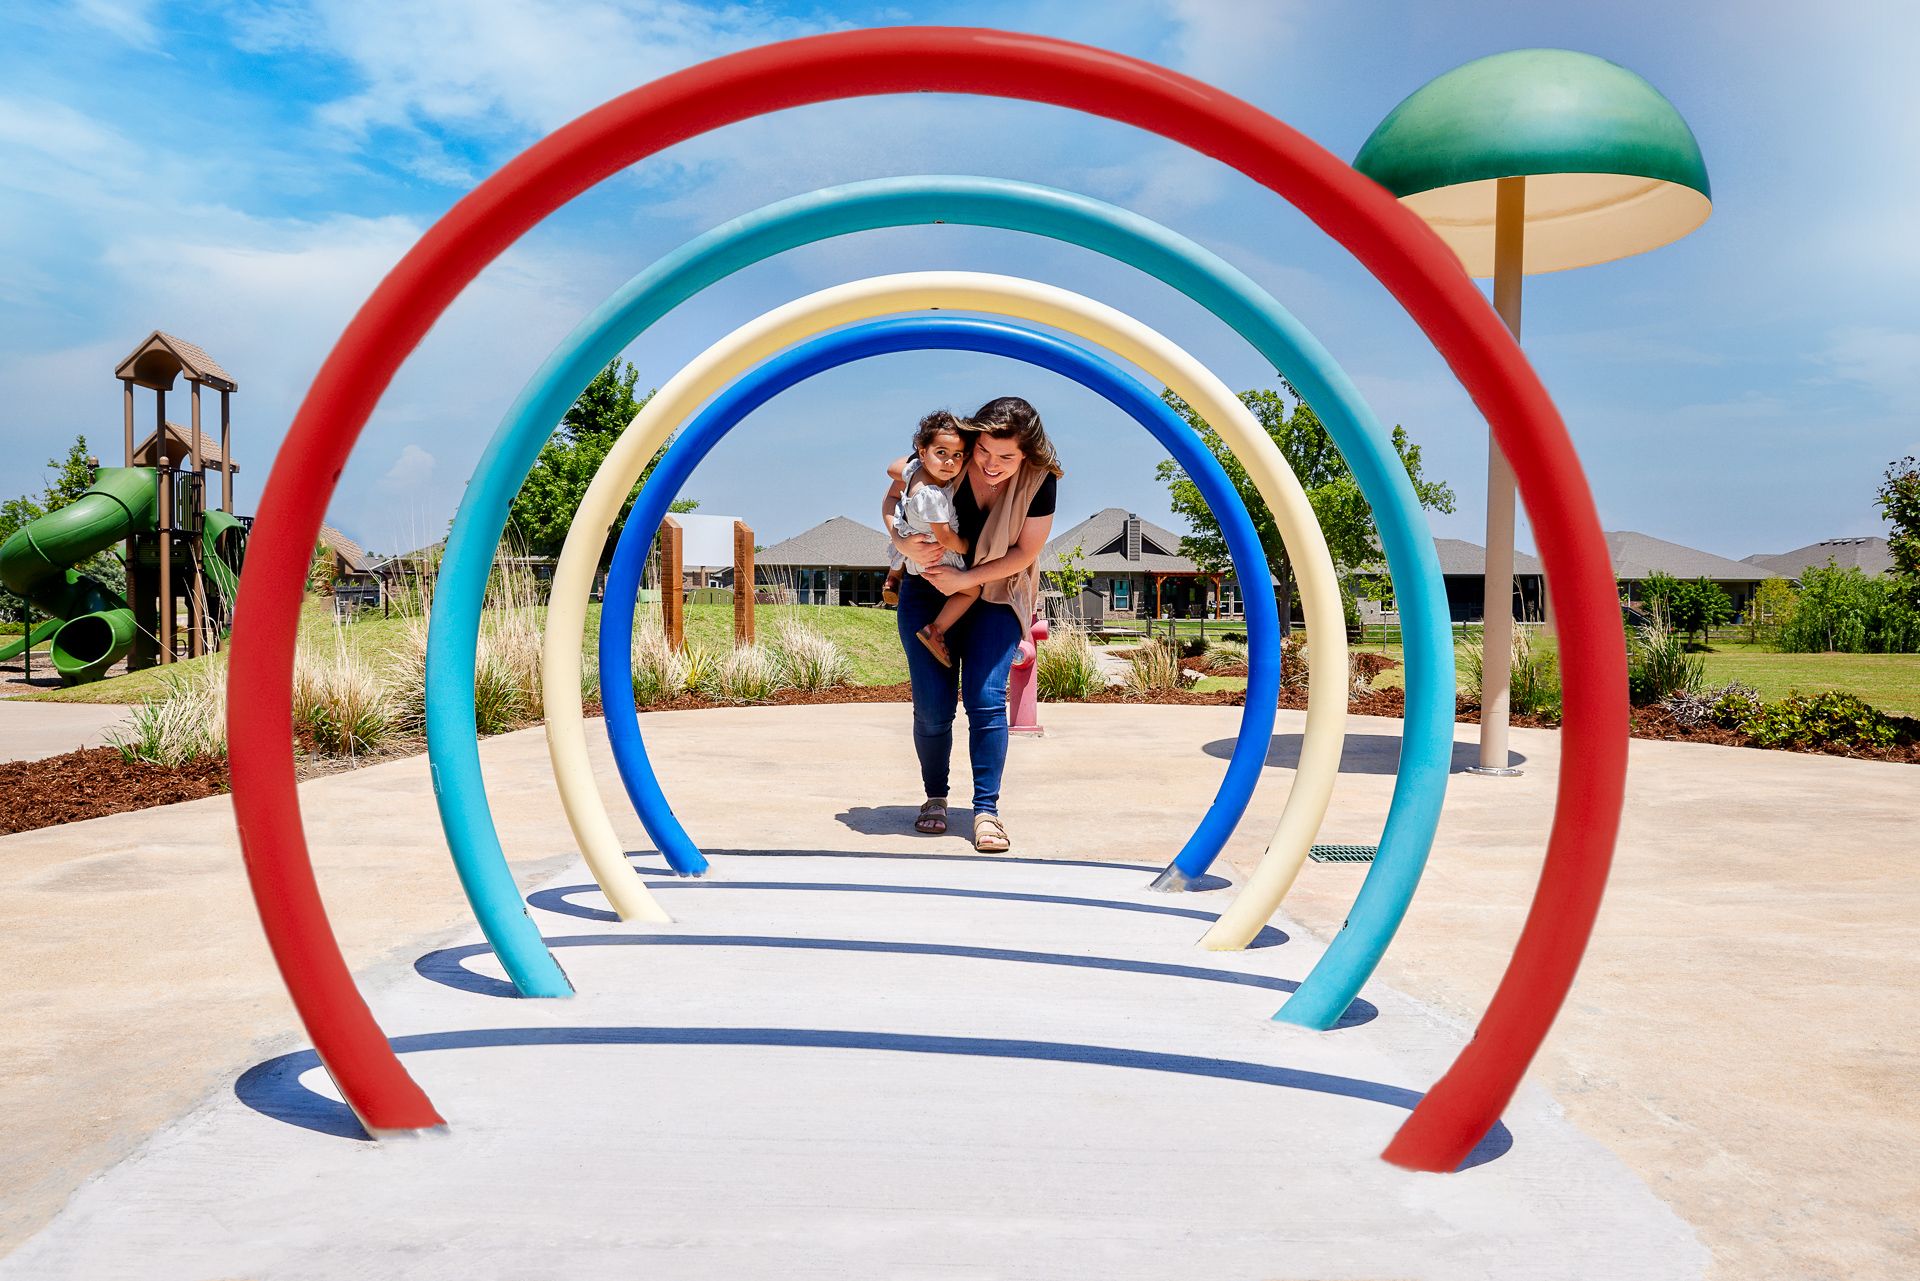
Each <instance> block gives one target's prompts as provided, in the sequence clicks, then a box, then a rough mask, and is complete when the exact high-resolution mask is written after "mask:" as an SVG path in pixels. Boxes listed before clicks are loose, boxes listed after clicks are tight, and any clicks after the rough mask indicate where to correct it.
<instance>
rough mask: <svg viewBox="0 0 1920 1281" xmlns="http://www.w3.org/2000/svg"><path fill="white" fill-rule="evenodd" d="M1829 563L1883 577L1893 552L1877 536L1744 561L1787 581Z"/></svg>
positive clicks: (1837, 540) (1829, 540) (1810, 545)
mask: <svg viewBox="0 0 1920 1281" xmlns="http://www.w3.org/2000/svg"><path fill="white" fill-rule="evenodd" d="M1829 560H1831V561H1832V562H1833V563H1834V564H1836V565H1838V566H1840V568H1842V569H1847V568H1850V567H1851V568H1855V569H1858V570H1860V571H1862V572H1863V573H1866V574H1869V575H1872V574H1884V573H1887V572H1888V571H1890V570H1892V568H1893V549H1892V548H1891V547H1889V546H1888V545H1887V540H1886V539H1884V538H1881V537H1880V536H1879V535H1877V534H1873V535H1868V536H1865V537H1861V538H1826V539H1822V540H1821V541H1820V542H1817V543H1808V544H1807V545H1806V546H1805V547H1797V548H1795V549H1794V550H1793V551H1790V552H1777V553H1775V554H1773V555H1767V554H1765V553H1760V554H1756V555H1753V556H1748V557H1745V558H1744V561H1743V563H1744V564H1748V565H1758V566H1759V567H1760V568H1762V569H1770V570H1772V571H1773V572H1774V573H1776V574H1785V575H1786V576H1787V577H1788V578H1798V577H1800V575H1802V574H1804V573H1806V572H1807V571H1808V570H1809V569H1818V568H1821V567H1822V566H1824V565H1825V564H1826V563H1827V562H1828V561H1829Z"/></svg>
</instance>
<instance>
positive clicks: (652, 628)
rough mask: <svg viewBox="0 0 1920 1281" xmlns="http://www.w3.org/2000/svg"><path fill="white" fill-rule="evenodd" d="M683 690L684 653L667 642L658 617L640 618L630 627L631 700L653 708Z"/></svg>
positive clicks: (681, 692)
mask: <svg viewBox="0 0 1920 1281" xmlns="http://www.w3.org/2000/svg"><path fill="white" fill-rule="evenodd" d="M686 692H687V660H686V656H685V655H684V654H681V653H680V652H679V651H678V650H676V649H674V648H673V646H672V645H670V644H668V643H667V631H666V628H664V627H662V626H661V625H660V621H659V620H658V619H657V618H647V619H644V620H642V621H641V622H640V623H639V624H638V625H637V626H635V627H634V629H633V701H634V702H635V703H636V704H638V705H639V706H641V707H652V706H654V705H655V704H657V703H664V702H667V701H668V700H670V699H675V698H678V697H680V695H682V694H684V693H686Z"/></svg>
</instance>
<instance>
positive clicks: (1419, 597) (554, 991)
mask: <svg viewBox="0 0 1920 1281" xmlns="http://www.w3.org/2000/svg"><path fill="white" fill-rule="evenodd" d="M942 222H947V223H958V224H966V225H973V226H983V227H995V228H1000V229H1004V230H1010V231H1022V232H1028V233H1032V234H1036V235H1042V236H1047V237H1050V238H1052V239H1055V240H1061V241H1065V242H1067V243H1070V244H1075V245H1079V246H1081V247H1083V248H1086V249H1090V250H1093V251H1095V252H1097V253H1101V254H1104V255H1106V256H1108V257H1111V258H1114V259H1117V260H1118V261H1120V262H1123V263H1126V264H1128V265H1130V266H1134V267H1136V268H1138V269H1140V270H1142V271H1145V272H1147V273H1148V274H1150V275H1152V276H1154V277H1156V278H1158V279H1159V280H1161V281H1163V282H1165V283H1166V284H1168V285H1170V286H1172V287H1173V288H1175V289H1177V290H1179V291H1180V292H1182V293H1184V294H1186V295H1187V296H1188V297H1189V298H1191V299H1193V300H1194V301H1195V302H1197V303H1199V304H1200V305H1202V306H1204V307H1206V308H1207V309H1208V310H1210V311H1211V312H1213V313H1214V314H1215V315H1216V316H1218V317H1219V318H1220V319H1221V320H1223V321H1225V322H1226V323H1227V324H1228V325H1230V326H1232V327H1233V328H1234V329H1235V330H1236V331H1237V332H1239V333H1240V334H1241V335H1242V336H1243V337H1245V338H1246V339H1247V341H1248V342H1249V343H1251V344H1252V345H1253V347H1254V348H1255V349H1256V350H1258V351H1259V352H1260V353H1261V354H1262V355H1263V356H1264V357H1265V358H1266V359H1267V360H1269V361H1270V362H1271V363H1272V364H1273V365H1274V367H1275V368H1276V369H1277V370H1278V371H1279V372H1281V373H1282V374H1283V375H1285V376H1286V377H1287V378H1288V380H1289V381H1291V382H1292V383H1293V385H1294V387H1295V388H1296V389H1297V390H1299V392H1300V394H1301V395H1302V396H1303V397H1305V398H1306V400H1307V401H1308V402H1309V403H1310V404H1312V405H1313V407H1314V409H1315V411H1316V412H1317V413H1318V414H1319V416H1320V419H1321V421H1322V422H1323V423H1324V424H1325V425H1326V427H1327V430H1328V433H1329V434H1330V435H1331V436H1332V437H1333V440H1334V443H1335V444H1336V445H1337V446H1338V447H1339V449H1340V452H1341V453H1342V455H1343V456H1344V457H1345V458H1346V460H1347V463H1348V465H1349V466H1350V467H1351V468H1352V469H1353V473H1354V477H1355V480H1356V481H1357V482H1358V483H1359V485H1360V488H1361V492H1362V494H1363V495H1364V496H1365V497H1366V499H1367V500H1368V502H1369V503H1370V504H1371V505H1372V507H1373V509H1374V513H1375V518H1376V521H1377V523H1378V526H1379V530H1380V541H1381V548H1382V551H1383V552H1384V553H1385V557H1386V561H1387V566H1388V571H1389V573H1390V574H1391V575H1392V577H1393V580H1394V590H1395V597H1396V601H1397V603H1398V604H1399V606H1400V613H1401V621H1402V628H1403V634H1404V638H1405V664H1406V673H1407V678H1406V683H1407V711H1406V721H1405V726H1404V732H1403V740H1402V751H1401V760H1400V768H1399V771H1398V774H1397V777H1396V780H1395V785H1394V794H1393V800H1392V803H1391V805H1390V807H1389V809H1388V813H1387V819H1386V824H1385V826H1384V828H1383V830H1382V833H1381V837H1380V848H1379V853H1378V854H1377V855H1376V857H1375V859H1374V862H1373V865H1372V867H1371V868H1370V869H1369V871H1368V874H1367V879H1366V881H1365V882H1364V883H1363V884H1362V885H1361V887H1360V892H1359V894H1358V895H1357V896H1356V898H1355V900H1354V905H1353V908H1352V909H1351V911H1350V912H1349V913H1348V917H1347V922H1346V924H1345V926H1344V927H1343V928H1342V929H1341V931H1340V933H1339V934H1338V935H1336V936H1335V937H1334V939H1333V941H1332V943H1331V944H1330V945H1329V946H1328V948H1327V951H1326V953H1325V954H1324V955H1323V956H1322V957H1321V959H1320V962H1319V964H1317V965H1316V966H1315V967H1314V969H1313V971H1312V973H1310V974H1309V975H1308V976H1307V978H1306V979H1305V980H1304V981H1303V982H1302V983H1301V986H1300V990H1299V991H1297V992H1295V993H1294V994H1293V996H1292V997H1291V998H1290V999H1289V1000H1288V1001H1287V1003H1286V1004H1285V1006H1284V1007H1282V1009H1281V1011H1280V1012H1279V1013H1278V1014H1277V1015H1276V1016H1275V1017H1276V1018H1280V1019H1282V1020H1284V1021H1287V1022H1293V1023H1299V1024H1302V1025H1304V1026H1309V1027H1317V1028H1326V1027H1330V1026H1332V1025H1333V1023H1334V1022H1335V1021H1336V1020H1338V1019H1339V1017H1340V1015H1341V1013H1342V1012H1343V1011H1344V1010H1345V1009H1346V1008H1347V1006H1348V1005H1349V1004H1350V1003H1351V1001H1352V999H1353V998H1354V996H1356V995H1358V993H1359V990H1360V988H1361V986H1362V985H1363V984H1364V983H1365V982H1366V980H1367V978H1368V977H1369V976H1370V975H1371V974H1372V972H1373V970H1374V968H1375V966H1377V965H1378V963H1379V959H1380V956H1381V955H1382V954H1383V953H1384V952H1385V950H1386V947H1387V945H1388V943H1389V942H1391V940H1392V937H1393V934H1394V932H1395V931H1396V930H1397V929H1398V927H1399V924H1400V921H1401V919H1402V918H1403V917H1404V916H1405V914H1406V909H1407V905H1408V903H1409V902H1410V901H1411V899H1412V896H1413V891H1414V889H1415V887H1416V886H1417V885H1418V883H1419V879H1420V874H1421V872H1422V870H1423V869H1424V868H1425V866H1426V859H1427V854H1428V851H1429V850H1430V848H1431V845H1432V840H1433V833H1434V830H1435V827H1436V826H1437V824H1438V822H1439V815H1440V806H1441V802H1442V800H1443V799H1444V796H1445V790H1446V780H1447V773H1448V771H1449V769H1450V767H1451V761H1452V745H1453V700H1454V677H1453V642H1452V628H1451V624H1450V621H1449V619H1448V614H1447V608H1446V592H1445V587H1444V584H1443V581H1442V579H1441V576H1440V563H1439V558H1438V556H1437V554H1436V553H1435V551H1434V546H1433V540H1432V536H1431V533H1430V531H1429V530H1428V529H1427V526H1426V521H1425V519H1424V518H1423V517H1422V515H1421V512H1420V506H1419V500H1418V498H1417V496H1416V495H1415V494H1414V492H1413V486H1412V483H1411V481H1409V479H1408V478H1407V475H1406V470H1405V468H1404V467H1403V466H1402V465H1401V464H1400V461H1399V457H1398V455H1397V454H1396V453H1395V451H1394V449H1393V446H1392V441H1391V438H1390V437H1389V436H1388V434H1387V433H1386V432H1385V430H1383V429H1382V427H1381V425H1380V423H1379V422H1378V420H1377V419H1375V418H1374V416H1373V414H1372V412H1371V411H1370V410H1369V409H1368V408H1367V406H1366V404H1365V402H1364V400H1363V399H1362V398H1361V396H1360V394H1359V391H1358V389H1357V388H1355V387H1354V385H1353V383H1352V381H1351V380H1350V379H1349V378H1347V376H1346V374H1345V373H1344V371H1342V370H1341V369H1340V367H1339V366H1338V364H1336V363H1335V361H1334V360H1333V358H1332V356H1331V355H1330V354H1328V352H1327V351H1326V349H1325V348H1324V347H1322V346H1321V345H1320V343H1319V342H1318V341H1317V340H1316V339H1315V338H1314V337H1313V335H1312V334H1311V333H1309V332H1308V331H1307V329H1306V328H1305V327H1304V326H1303V325H1301V324H1300V322H1299V321H1298V320H1296V319H1295V318H1294V317H1293V316H1292V314H1291V313H1289V312H1288V311H1287V310H1286V309H1285V308H1284V307H1282V306H1281V305H1280V303H1279V302H1278V301H1276V300H1275V299H1274V298H1273V297H1272V296H1271V295H1270V294H1268V293H1267V292H1266V291H1265V290H1263V289H1261V288H1260V286H1259V285H1258V284H1256V283H1255V282H1254V281H1253V280H1252V279H1251V278H1249V277H1248V276H1246V275H1245V274H1244V273H1242V272H1240V271H1238V270H1236V269H1235V268H1234V267H1233V266H1231V265H1230V264H1229V263H1227V262H1226V261H1224V260H1223V259H1221V258H1220V257H1218V256H1217V255H1215V254H1213V253H1211V252H1210V251H1208V250H1206V249H1204V248H1202V247H1201V246H1200V245H1198V244H1195V243H1194V242H1193V241H1191V240H1189V239H1187V238H1186V237H1184V236H1181V235H1180V234H1178V233H1177V232H1174V231H1171V230H1169V229H1168V228H1166V227H1163V226H1161V225H1159V224H1158V223H1155V222H1152V221H1151V220H1149V219H1146V218H1142V217H1140V216H1139V215H1137V214H1133V213H1130V212H1128V211H1126V210H1124V209H1120V208H1117V207H1116V206H1113V205H1109V204H1106V203H1104V202H1102V201H1097V200H1093V199H1090V198H1088V197H1085V196H1080V195H1076V194H1074V193H1072V192H1066V191H1060V190H1057V189H1055V188H1050V187H1043V186H1039V185H1036V184H1031V183H1022V182H1014V181H1009V180H1004V179H991V178H974V177H958V176H932V177H906V178H888V179H879V180H876V181H871V182H861V183H852V184H848V185H846V186H841V187H833V188H826V189H823V190H821V191H816V192H811V193H808V194H806V195H803V196H797V197H794V198H792V199H789V200H785V201H781V202H778V203H776V204H773V205H768V206H766V207H764V208H762V209H759V210H756V211H754V212H753V213H750V214H747V215H745V216H744V217H741V218H737V219H735V220H733V221H731V222H728V223H724V224H722V225H720V226H718V227H716V228H714V229H713V230H712V231H709V232H707V233H706V234H705V235H702V236H700V237H698V238H696V239H694V240H692V241H690V242H688V243H687V244H686V245H683V246H682V247H681V248H680V249H678V250H676V251H674V252H673V253H671V254H669V255H667V256H666V257H665V258H662V259H661V260H659V261H658V262H656V263H655V264H654V265H653V266H651V267H649V268H648V269H647V270H645V271H643V272H641V273H640V274H639V275H637V276H635V277H634V278H633V279H632V280H630V281H628V282H627V284H626V285H624V286H622V287H621V288H620V290H619V291H618V292H616V293H615V294H613V295H612V296H611V297H609V298H608V299H607V300H606V302H604V303H602V304H601V305H600V306H599V307H598V308H596V309H595V310H594V312H593V313H592V314H591V315H589V316H588V317H587V318H586V319H585V320H584V321H582V322H581V324H580V325H579V327H578V328H576V329H575V330H574V332H573V333H572V334H571V335H569V336H568V338H567V339H566V340H565V341H564V342H563V343H562V344H561V345H560V346H559V347H558V348H557V349H556V350H555V351H554V352H553V354H552V355H550V356H549V357H548V358H547V360H546V362H545V363H544V364H543V365H542V366H541V368H540V370H539V371H538V372H537V373H536V374H535V376H534V378H533V379H532V380H531V381H530V382H529V383H528V385H527V387H526V388H525V389H524V390H523V391H522V392H521V395H520V397H519V398H518V399H517V400H516V401H515V402H514V405H513V407H512V408H511V409H510V410H509V411H508V414H507V417H506V418H505V420H503V422H502V423H501V425H500V427H499V429H498V430H497V431H496V432H495V433H494V436H493V439H492V440H491V441H490V442H489V443H488V446H487V450H486V452H485V454H484V455H483V456H482V458H481V460H480V463H479V465H478V466H477V467H476V469H475V473H474V476H473V479H472V481H471V482H470V483H469V485H468V487H467V492H466V495H465V497H464V498H463V499H462V500H461V504H460V508H459V510H458V511H457V512H456V513H455V516H454V523H453V528H452V530H451V531H450V533H449V535H448V539H447V550H446V555H445V558H444V559H443V561H442V563H441V569H440V578H439V583H438V590H437V591H436V593H435V598H434V605H433V616H432V625H431V631H430V633H429V640H428V647H427V672H426V676H427V682H426V683H427V708H426V722H427V743H428V753H429V757H430V760H431V764H432V775H433V780H434V792H435V798H436V801H437V802H438V804H439V807H440V816H441V823H442V826H443V828H444V829H445V831H446V835H447V841H448V844H449V846H450V847H451V849H452V852H453V858H454V864H455V867H456V869H457V870H458V873H459V875H460V879H461V884H462V887H463V888H464V889H465V890H466V892H467V897H468V900H469V902H471V903H472V905H473V908H474V912H475V915H476V916H477V917H478V919H479V921H480V925H481V929H482V930H483V932H485V934H486V936H487V939H488V942H489V943H491V944H492V945H493V947H494V949H495V951H496V952H497V953H498V954H499V956H500V959H501V964H502V966H503V967H504V968H505V970H506V972H507V975H508V977H509V978H511V979H512V980H513V983H514V985H515V987H517V988H518V989H519V990H520V991H521V992H522V993H524V994H525V995H528V996H565V995H568V994H569V993H570V992H571V991H572V987H571V985H570V984H569V983H568V981H567V979H566V976H565V975H564V973H562V972H561V970H560V967H559V965H558V963H557V962H556V961H555V960H554V959H553V956H552V954H551V953H550V952H548V951H547V949H546V946H545V944H544V943H542V942H541V940H540V936H539V932H538V930H537V929H536V928H535V927H534V925H533V922H532V921H531V920H530V919H529V918H528V917H527V915H526V908H525V904H524V903H523V902H522V901H521V898H520V894H519V891H518V889H517V887H515V886H514V884H513V878H512V874H511V873H510V872H509V870H508V868H507V863H506V858H505V855H504V853H503V852H502V850H501V848H500V841H499V835H498V833H497V831H496V829H495V827H494V824H493V821H492V815H491V812H490V810H489V809H488V806H487V802H486V793H485V787H484V782H483V781H482V777H481V772H480V757H479V751H478V747H477V739H476V733H475V726H474V720H473V688H474V655H475V650H476V647H477V643H478V639H479V630H480V610H481V603H482V599H483V595H484V589H485V584H486V578H487V573H488V571H489V568H490V566H491V564H492V559H493V551H494V548H495V547H496V546H497V545H498V543H499V539H500V535H501V533H502V531H503V530H504V529H505V527H506V520H507V511H508V507H509V506H510V504H511V503H512V500H513V496H514V495H515V494H516V493H518V492H519V488H520V485H521V483H522V482H523V481H524V480H525V478H526V475H527V473H528V471H530V470H531V468H532V466H533V463H534V460H535V459H536V458H537V457H538V455H539V452H540V449H541V447H542V446H543V445H544V444H545V443H546V441H547V438H548V436H549V435H550V433H551V430H552V425H553V424H554V423H556V422H558V421H560V419H561V417H562V415H563V414H564V413H565V412H566V410H567V408H568V406H570V405H571V404H572V403H573V401H574V399H575V398H576V397H577V396H578V395H579V393H580V392H581V390H583V389H584V388H585V387H586V385H587V384H588V383H589V382H590V381H591V380H592V378H593V376H594V374H596V373H597V372H599V370H600V369H601V368H603V367H604V366H605V365H606V363H607V362H608V361H610V360H612V359H613V357H614V356H616V355H618V354H619V353H620V352H621V351H622V350H624V349H625V348H626V347H627V345H628V344H629V343H631V342H632V341H633V340H634V339H635V338H636V337H637V336H638V335H639V334H640V333H642V332H644V331H645V330H646V329H647V328H648V327H649V326H651V325H652V324H653V323H655V322H656V321H658V320H659V319H660V318H661V317H662V316H664V315H665V314H667V313H668V312H669V311H671V310H672V309H673V308H674V307H676V306H678V305H679V304H680V303H681V302H684V301H686V300H687V299H688V298H691V297H692V296H694V295H695V294H697V293H698V292H700V290H702V289H704V288H706V287H707V286H708V285H711V284H713V283H715V282H716V281H718V280H721V279H724V278H725V277H726V276H728V275H731V274H732V273H734V272H736V271H738V270H740V269H741V268H743V267H746V266H749V265H751V264H753V263H755V262H759V261H761V260H763V259H766V258H769V257H772V256H773V255H774V254H777V253H781V252H783V251H785V250H787V249H792V248H797V247H799V246H802V245H806V244H811V243H814V242H816V241H819V240H825V239H830V238H832V237H835V236H841V235H847V234H850V233H852V232H856V231H865V230H873V229H877V228H881V227H896V226H911V225H923V224H929V223H942ZM1188 879H1189V874H1188V873H1187V872H1186V871H1184V870H1182V869H1179V868H1177V867H1175V868H1169V869H1168V870H1167V872H1166V873H1164V874H1163V875H1162V877H1161V879H1160V881H1159V882H1157V884H1160V885H1161V886H1163V887H1166V888H1178V887H1180V886H1181V885H1183V884H1184V883H1185V882H1186V881H1187V880H1188Z"/></svg>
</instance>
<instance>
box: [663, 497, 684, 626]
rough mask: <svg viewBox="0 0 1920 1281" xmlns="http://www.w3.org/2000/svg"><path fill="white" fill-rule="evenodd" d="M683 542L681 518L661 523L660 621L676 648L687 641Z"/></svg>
mask: <svg viewBox="0 0 1920 1281" xmlns="http://www.w3.org/2000/svg"><path fill="white" fill-rule="evenodd" d="M684 542H685V536H684V531H682V530H681V528H680V522H679V521H677V520H675V519H674V518H673V517H671V516H668V517H667V518H666V519H664V520H662V521H661V522H660V622H661V624H662V625H663V626H665V628H666V629H667V644H668V645H670V646H672V647H673V648H674V649H676V650H679V649H683V648H685V646H686V642H687V603H686V570H685V567H684V566H683V565H682V563H681V562H682V559H683V557H684V555H685V551H684Z"/></svg>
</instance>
